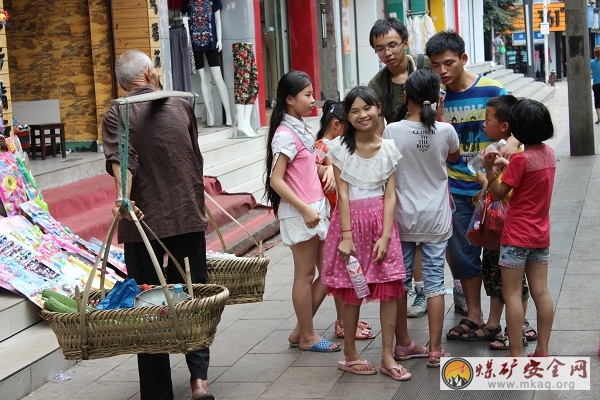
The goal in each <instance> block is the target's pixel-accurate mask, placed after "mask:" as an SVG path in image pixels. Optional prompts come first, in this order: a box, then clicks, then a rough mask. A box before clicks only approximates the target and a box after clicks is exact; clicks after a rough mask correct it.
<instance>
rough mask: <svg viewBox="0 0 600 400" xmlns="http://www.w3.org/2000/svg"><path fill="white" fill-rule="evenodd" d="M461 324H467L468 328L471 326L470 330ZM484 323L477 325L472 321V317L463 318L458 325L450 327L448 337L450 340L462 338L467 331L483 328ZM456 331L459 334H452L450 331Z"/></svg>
mask: <svg viewBox="0 0 600 400" xmlns="http://www.w3.org/2000/svg"><path fill="white" fill-rule="evenodd" d="M461 325H465V326H466V327H467V328H469V330H467V329H465V328H463V327H462V326H461ZM483 326H484V325H482V326H479V325H477V324H476V323H475V322H473V321H471V320H470V319H466V318H463V319H461V320H460V322H459V323H458V325H456V326H455V327H454V328H452V329H450V330H449V331H448V333H446V339H448V340H460V337H461V336H462V335H464V334H465V333H469V332H471V331H474V330H476V329H479V328H482V327H483ZM452 331H454V332H456V333H457V334H458V335H452V334H451V333H450V332H452Z"/></svg>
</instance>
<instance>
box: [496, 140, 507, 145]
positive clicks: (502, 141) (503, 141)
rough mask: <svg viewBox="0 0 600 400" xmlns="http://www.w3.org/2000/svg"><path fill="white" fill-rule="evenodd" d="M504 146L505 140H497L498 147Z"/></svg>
mask: <svg viewBox="0 0 600 400" xmlns="http://www.w3.org/2000/svg"><path fill="white" fill-rule="evenodd" d="M505 144H506V140H504V139H500V140H498V146H504V145H505Z"/></svg>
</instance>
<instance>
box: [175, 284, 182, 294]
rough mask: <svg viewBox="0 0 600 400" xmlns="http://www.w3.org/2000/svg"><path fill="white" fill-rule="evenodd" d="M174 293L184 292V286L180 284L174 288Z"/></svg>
mask: <svg viewBox="0 0 600 400" xmlns="http://www.w3.org/2000/svg"><path fill="white" fill-rule="evenodd" d="M173 291H175V292H183V285H181V283H178V284H177V285H174V286H173Z"/></svg>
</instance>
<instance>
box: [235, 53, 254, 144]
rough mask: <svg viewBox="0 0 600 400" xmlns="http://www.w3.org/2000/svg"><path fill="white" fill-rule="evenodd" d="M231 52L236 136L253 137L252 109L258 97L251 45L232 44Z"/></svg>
mask: <svg viewBox="0 0 600 400" xmlns="http://www.w3.org/2000/svg"><path fill="white" fill-rule="evenodd" d="M231 50H232V52H233V68H234V71H235V72H234V75H233V99H234V101H235V110H236V113H237V128H238V129H237V132H238V136H247V137H255V136H258V134H257V133H256V132H255V131H254V129H252V122H251V118H252V109H253V107H254V102H255V101H256V96H257V95H258V70H257V68H256V59H255V57H254V49H253V47H252V43H234V44H232V45H231Z"/></svg>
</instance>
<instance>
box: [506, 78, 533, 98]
mask: <svg viewBox="0 0 600 400" xmlns="http://www.w3.org/2000/svg"><path fill="white" fill-rule="evenodd" d="M533 83H535V81H534V80H533V78H528V77H522V78H519V79H515V80H514V81H512V82H509V83H508V84H506V85H505V86H504V88H505V89H506V91H507V92H508V94H512V95H513V96H514V95H515V92H517V91H520V90H522V89H523V88H526V87H528V85H530V84H533ZM515 97H517V96H515Z"/></svg>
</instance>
